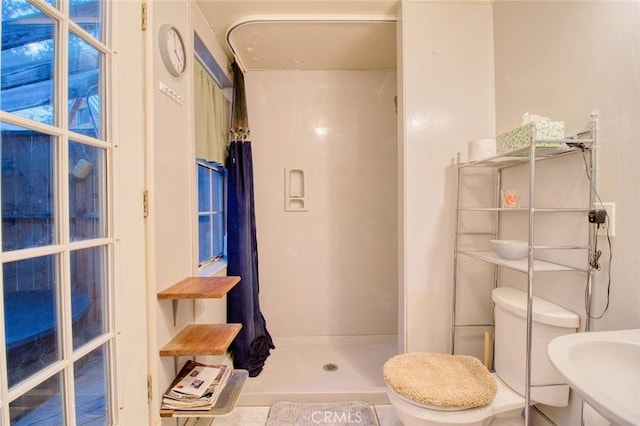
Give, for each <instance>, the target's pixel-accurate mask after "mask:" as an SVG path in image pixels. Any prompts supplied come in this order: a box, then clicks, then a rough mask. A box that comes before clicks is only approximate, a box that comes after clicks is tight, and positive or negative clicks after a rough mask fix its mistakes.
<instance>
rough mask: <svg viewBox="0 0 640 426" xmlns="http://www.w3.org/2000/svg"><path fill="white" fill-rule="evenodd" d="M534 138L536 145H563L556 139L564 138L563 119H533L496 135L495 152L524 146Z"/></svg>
mask: <svg viewBox="0 0 640 426" xmlns="http://www.w3.org/2000/svg"><path fill="white" fill-rule="evenodd" d="M534 138H535V140H536V143H535V144H536V146H539V147H549V148H555V147H559V146H561V145H563V143H562V142H555V141H556V140H562V139H564V121H550V120H544V121H533V122H531V123H529V124H525V125H523V126H520V127H516V128H515V129H513V130H509V131H508V132H505V133H501V134H500V135H498V139H497V144H496V145H497V146H496V152H497V153H498V154H504V153H506V152H511V151H515V150H517V149H521V148H526V147H528V146H529V144H530V143H532V141H533V140H534Z"/></svg>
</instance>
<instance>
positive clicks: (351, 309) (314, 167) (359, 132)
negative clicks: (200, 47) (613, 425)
mask: <svg viewBox="0 0 640 426" xmlns="http://www.w3.org/2000/svg"><path fill="white" fill-rule="evenodd" d="M245 81H246V88H247V102H248V113H249V123H250V128H251V140H252V142H253V155H254V173H255V192H256V199H255V204H256V222H257V233H258V249H259V258H260V261H259V267H260V270H259V271H260V302H261V307H262V311H263V313H264V315H265V318H266V320H267V326H268V328H269V331H270V332H271V334H273V335H274V336H321V335H359V334H396V333H397V312H398V308H397V305H398V303H397V300H398V299H397V292H398V287H397V254H396V253H397V235H398V230H397V214H396V210H397V166H396V149H397V130H396V129H397V128H396V112H395V105H394V97H395V96H396V89H397V88H396V73H395V71H250V72H248V73H247V74H246V75H245ZM291 168H293V169H301V170H303V173H304V176H305V194H304V195H305V208H306V211H285V169H291ZM276 344H277V342H276Z"/></svg>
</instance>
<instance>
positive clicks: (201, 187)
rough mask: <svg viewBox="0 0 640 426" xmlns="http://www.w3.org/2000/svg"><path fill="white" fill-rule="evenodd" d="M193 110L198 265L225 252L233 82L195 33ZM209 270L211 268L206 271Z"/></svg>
mask: <svg viewBox="0 0 640 426" xmlns="http://www.w3.org/2000/svg"><path fill="white" fill-rule="evenodd" d="M194 51H195V60H194V67H193V71H194V87H193V89H194V112H195V129H194V135H195V147H196V168H197V184H198V188H197V194H198V266H199V268H201V271H205V270H207V271H209V272H210V270H209V268H207V266H209V265H212V264H214V263H215V262H217V261H219V260H223V259H224V258H225V254H226V246H225V240H226V235H227V232H226V223H225V191H226V188H225V181H226V169H225V168H224V166H223V165H222V163H224V161H225V156H226V148H227V143H228V138H229V112H230V109H231V103H230V100H229V97H230V87H231V82H230V81H229V79H228V78H227V77H226V75H225V73H224V72H223V70H222V68H221V67H220V66H219V65H218V63H217V62H216V61H215V59H214V58H213V56H212V55H211V53H210V52H209V50H208V49H207V48H206V46H205V45H204V43H203V42H202V40H201V39H200V37H199V36H198V34H197V33H194ZM207 273H208V272H207Z"/></svg>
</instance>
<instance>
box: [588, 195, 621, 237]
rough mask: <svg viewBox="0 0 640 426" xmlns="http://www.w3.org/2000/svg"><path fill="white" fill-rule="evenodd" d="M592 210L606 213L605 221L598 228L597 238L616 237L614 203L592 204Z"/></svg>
mask: <svg viewBox="0 0 640 426" xmlns="http://www.w3.org/2000/svg"><path fill="white" fill-rule="evenodd" d="M593 208H594V209H604V210H606V211H607V220H606V221H605V223H603V224H602V225H600V228H598V236H601V237H606V236H607V235H609V236H610V237H615V236H616V203H594V204H593Z"/></svg>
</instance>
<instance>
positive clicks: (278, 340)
mask: <svg viewBox="0 0 640 426" xmlns="http://www.w3.org/2000/svg"><path fill="white" fill-rule="evenodd" d="M274 344H275V346H276V349H275V350H274V351H272V352H271V355H270V356H269V358H267V361H266V364H265V367H264V370H263V371H262V373H260V375H259V376H258V377H252V378H249V379H248V380H247V384H246V385H245V388H244V390H243V392H242V395H241V396H240V400H239V401H238V404H239V405H241V406H258V405H271V404H272V403H274V402H276V401H282V400H287V401H295V402H311V401H316V402H321V401H345V400H360V401H366V402H368V403H370V404H388V403H389V400H388V399H387V395H386V392H385V382H384V378H383V376H382V366H383V365H384V363H385V362H386V361H387V359H389V358H390V357H392V356H393V355H395V354H396V353H397V336H395V335H371V336H319V337H274ZM333 366H337V369H333ZM327 370H330V371H327Z"/></svg>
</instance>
